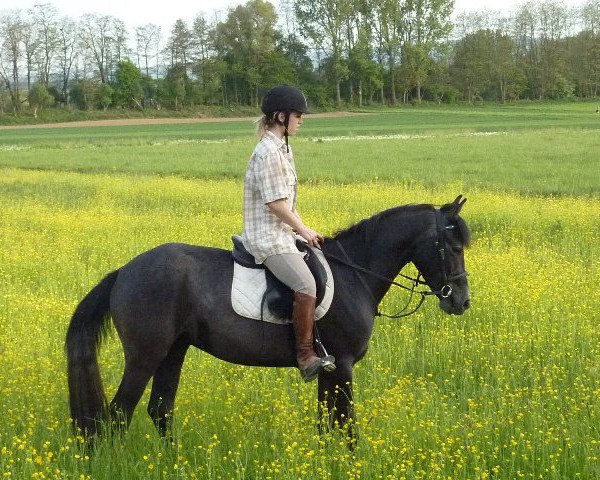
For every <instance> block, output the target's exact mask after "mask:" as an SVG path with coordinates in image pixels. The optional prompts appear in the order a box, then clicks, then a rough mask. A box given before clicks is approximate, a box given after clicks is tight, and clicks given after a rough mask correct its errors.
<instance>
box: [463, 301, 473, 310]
mask: <svg viewBox="0 0 600 480" xmlns="http://www.w3.org/2000/svg"><path fill="white" fill-rule="evenodd" d="M470 306H471V299H470V298H467V299H466V300H465V303H463V307H464V308H465V310H466V309H467V308H469V307H470Z"/></svg>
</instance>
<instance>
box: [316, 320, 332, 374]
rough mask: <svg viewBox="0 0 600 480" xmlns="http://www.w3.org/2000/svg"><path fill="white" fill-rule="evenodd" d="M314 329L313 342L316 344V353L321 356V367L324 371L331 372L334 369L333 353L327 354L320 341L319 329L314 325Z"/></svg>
mask: <svg viewBox="0 0 600 480" xmlns="http://www.w3.org/2000/svg"><path fill="white" fill-rule="evenodd" d="M314 331H315V344H316V345H317V351H318V352H319V353H318V355H319V357H321V368H322V369H323V370H325V371H326V372H333V371H334V370H335V357H334V356H333V355H329V354H328V353H327V350H325V345H323V342H321V336H320V335H319V330H317V326H316V325H315V326H314Z"/></svg>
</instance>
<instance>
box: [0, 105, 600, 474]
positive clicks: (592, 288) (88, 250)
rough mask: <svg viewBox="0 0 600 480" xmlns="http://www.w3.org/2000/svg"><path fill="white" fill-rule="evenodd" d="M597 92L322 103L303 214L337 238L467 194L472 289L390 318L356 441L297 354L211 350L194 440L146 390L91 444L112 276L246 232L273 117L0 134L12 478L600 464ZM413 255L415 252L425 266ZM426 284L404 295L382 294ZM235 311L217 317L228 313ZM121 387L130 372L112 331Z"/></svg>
mask: <svg viewBox="0 0 600 480" xmlns="http://www.w3.org/2000/svg"><path fill="white" fill-rule="evenodd" d="M594 112H595V104H589V103H579V104H555V105H552V104H544V105H541V104H530V105H519V106H502V107H500V106H496V107H473V108H458V107H457V108H442V107H439V108H438V107H423V108H407V109H402V110H395V111H390V112H387V113H382V112H365V113H364V114H362V115H353V116H346V117H337V118H310V116H309V117H307V118H306V120H305V122H304V125H303V126H302V128H301V133H300V136H299V137H298V138H294V139H293V143H292V144H293V148H294V153H295V156H296V164H297V168H298V173H299V176H300V179H301V184H300V187H299V190H300V191H299V195H300V199H299V209H300V210H301V213H302V216H303V217H304V219H305V221H306V222H307V223H308V224H309V225H311V226H313V228H315V229H317V230H319V231H321V232H322V233H324V234H327V235H331V234H333V233H334V232H336V231H337V230H339V229H341V228H345V227H347V226H349V225H351V224H353V223H355V222H357V221H359V220H360V219H362V218H365V217H368V216H370V215H372V214H374V213H377V212H379V211H381V210H384V209H386V208H390V207H393V206H396V205H399V204H406V203H434V204H438V205H439V204H441V203H445V202H448V201H451V200H453V199H454V197H455V196H456V195H457V194H459V193H462V194H464V195H465V196H466V197H467V198H468V201H467V204H466V206H465V209H464V211H463V216H464V218H465V219H466V220H467V222H468V224H469V225H470V227H471V229H472V232H473V238H474V242H473V245H472V246H471V248H470V249H468V250H467V251H466V253H465V258H466V263H467V265H466V266H467V269H468V270H469V272H470V276H469V282H470V286H471V290H472V307H471V309H470V310H469V311H467V312H466V313H465V314H464V315H463V316H460V317H455V316H448V315H445V314H444V313H443V312H442V311H441V310H440V309H439V308H438V307H437V304H436V303H437V302H436V301H435V300H434V299H428V300H427V301H426V303H425V304H424V306H423V307H422V308H421V309H420V310H419V311H418V312H417V313H415V314H414V315H412V316H410V317H408V318H406V319H403V320H400V321H398V320H386V319H377V320H376V325H375V329H374V333H373V337H372V340H371V346H370V349H369V352H368V353H367V356H366V357H365V358H364V359H363V360H362V361H361V362H360V363H358V364H357V366H356V369H355V396H356V398H355V400H356V412H357V429H358V432H359V435H360V438H359V441H358V446H357V448H356V450H355V451H354V452H350V451H348V450H347V448H346V447H345V441H344V438H343V436H342V435H341V434H336V433H333V434H327V435H323V436H321V435H319V434H318V432H317V429H316V423H317V405H316V385H314V384H308V385H306V384H303V383H302V382H301V380H300V377H299V375H298V373H297V372H296V371H294V370H292V369H260V368H248V367H241V366H236V365H230V364H226V363H224V362H221V361H219V360H216V359H214V358H212V357H210V356H208V355H207V354H204V353H203V352H200V351H199V350H195V349H194V350H190V351H189V353H188V356H187V358H186V362H185V364H184V371H183V374H182V380H181V384H180V389H179V392H178V396H177V403H176V411H175V414H174V415H175V421H174V423H175V437H174V439H173V441H166V440H162V439H160V438H159V437H158V435H157V433H156V431H155V430H154V427H153V425H152V422H151V421H150V418H149V417H148V415H147V414H146V411H145V409H146V402H147V395H148V392H146V395H145V396H144V398H143V399H142V401H141V402H140V404H139V406H138V409H137V410H136V414H135V417H134V419H133V422H132V426H131V429H130V430H129V432H128V433H127V434H125V435H118V436H114V437H111V438H106V439H105V440H104V441H103V442H101V443H100V444H98V445H97V447H96V449H95V450H93V451H90V450H87V449H85V448H84V446H83V444H82V441H81V438H79V437H76V436H74V435H73V433H72V430H71V425H70V419H69V412H68V396H67V385H66V365H65V355H64V347H63V345H64V337H65V332H66V328H67V325H68V322H69V320H70V315H71V314H72V312H73V310H74V308H75V306H76V305H77V303H78V302H79V300H80V299H81V298H82V297H83V296H84V295H85V294H86V293H87V292H88V291H89V290H90V289H91V288H92V287H93V286H94V285H95V284H96V283H97V282H98V281H99V280H100V279H101V278H102V277H103V276H104V275H105V274H106V273H107V272H109V271H111V270H113V269H115V268H118V267H119V266H121V265H122V264H123V263H125V262H127V261H128V260H129V259H131V258H132V257H134V256H135V255H137V254H139V253H141V252H143V251H145V250H146V249H149V248H152V247H153V246H156V245H158V244H160V243H164V242H171V241H177V242H185V243H193V244H202V245H210V246H215V247H221V248H229V246H230V236H231V235H232V234H233V233H237V232H239V231H240V229H241V207H242V205H241V202H242V188H243V184H242V181H243V175H244V171H245V167H246V163H247V159H248V158H249V155H250V153H251V151H252V148H253V145H254V143H255V141H256V138H255V135H254V133H253V129H254V127H253V124H252V120H251V119H249V120H245V121H229V122H219V123H187V124H176V125H151V126H149V125H144V126H141V125H138V126H124V127H86V128H18V129H2V130H0V205H1V214H0V242H1V245H2V248H0V415H1V421H0V476H1V478H3V479H19V480H21V479H30V478H31V479H78V480H81V479H83V480H86V479H94V480H96V479H107V480H108V479H115V478H117V479H138V478H149V479H192V478H197V479H223V480H229V479H265V480H266V479H273V480H278V479H315V480H317V479H318V480H322V479H336V480H337V479H365V480H366V479H394V480H395V479H407V480H408V479H436V480H437V479H439V480H441V479H444V480H454V479H469V480H471V479H472V480H475V479H487V478H490V479H506V480H509V479H510V480H512V479H521V478H524V479H543V480H546V479H555V480H558V479H560V480H565V479H569V480H572V479H590V480H592V479H597V478H600V430H599V427H598V425H600V368H599V365H600V326H599V324H600V296H599V295H598V285H600V265H599V261H598V258H600V117H599V116H598V115H596V114H595V113H594ZM409 270H410V269H409ZM405 301H406V296H405V294H404V293H403V292H402V291H397V290H391V291H390V292H389V293H388V295H387V296H386V298H385V299H384V301H383V303H382V305H381V306H380V308H381V309H382V310H383V311H385V312H394V311H397V310H398V309H400V308H401V306H402V305H404V303H405ZM215 321H218V319H215ZM99 360H100V365H101V371H102V375H103V380H104V384H105V389H106V393H107V396H108V398H109V400H110V398H111V397H112V395H113V394H114V393H115V391H116V389H117V387H118V384H119V381H120V376H121V371H122V368H123V358H122V349H121V346H120V343H119V340H118V337H117V336H116V335H113V336H111V337H109V338H108V339H107V341H106V342H105V343H104V344H103V346H102V348H101V350H100V356H99Z"/></svg>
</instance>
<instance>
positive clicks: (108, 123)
mask: <svg viewBox="0 0 600 480" xmlns="http://www.w3.org/2000/svg"><path fill="white" fill-rule="evenodd" d="M355 115H369V114H368V113H353V112H328V113H314V114H311V115H310V117H314V118H332V117H349V116H355ZM256 118H257V117H198V118H116V119H111V120H84V121H76V122H60V123H38V124H32V125H0V130H12V129H19V128H70V127H71V128H73V127H80V128H81V127H121V126H127V125H172V124H177V123H210V122H239V121H244V120H247V121H249V122H250V121H253V120H255V119H256Z"/></svg>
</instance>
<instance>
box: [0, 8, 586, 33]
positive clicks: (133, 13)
mask: <svg viewBox="0 0 600 480" xmlns="http://www.w3.org/2000/svg"><path fill="white" fill-rule="evenodd" d="M270 1H271V3H273V4H275V5H277V4H278V1H279V0H270ZM525 1H526V0H455V12H458V11H466V10H479V11H481V10H484V9H489V10H494V11H506V12H508V11H511V10H513V9H514V7H515V6H517V5H520V4H522V3H524V2H525ZM246 2H247V0H243V1H240V0H168V1H166V2H153V1H148V0H143V1H142V0H101V1H94V2H89V1H86V0H0V11H2V10H11V9H20V10H22V11H26V10H27V9H29V8H31V7H32V6H33V5H34V4H36V3H50V4H52V5H54V6H55V7H56V8H57V10H58V11H59V14H60V15H66V16H69V17H71V18H73V19H74V20H77V18H78V17H80V16H81V15H83V14H85V13H97V14H102V15H112V16H113V17H116V18H118V19H120V20H123V21H124V22H125V25H126V26H127V27H128V29H131V30H130V31H133V29H135V27H137V26H140V25H145V24H147V23H154V24H156V25H159V26H161V27H162V30H163V35H165V36H166V35H167V34H168V32H169V31H170V29H171V27H172V26H173V24H174V23H175V21H176V20H177V19H178V18H182V19H184V20H186V21H187V22H188V24H191V22H192V20H193V19H194V18H195V17H196V15H197V14H198V13H203V14H204V15H205V16H206V18H207V19H214V18H215V17H214V13H215V11H217V12H220V17H219V18H220V19H221V20H223V19H225V17H226V15H227V11H228V9H229V8H231V7H233V8H235V7H236V6H237V5H241V4H244V3H246ZM564 2H565V3H566V4H567V5H570V6H573V5H581V4H582V3H583V2H584V0H564Z"/></svg>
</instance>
